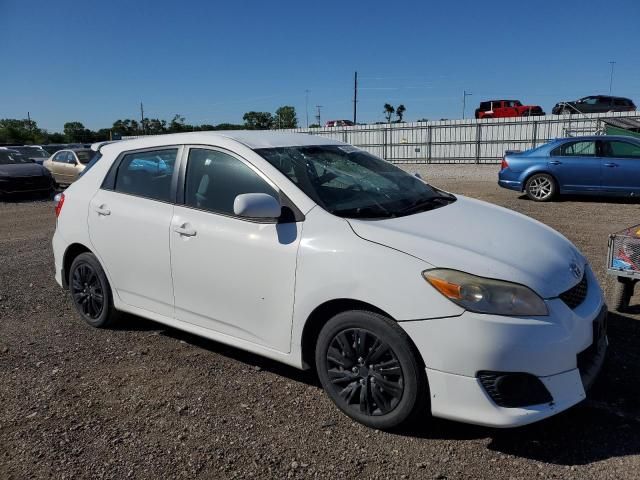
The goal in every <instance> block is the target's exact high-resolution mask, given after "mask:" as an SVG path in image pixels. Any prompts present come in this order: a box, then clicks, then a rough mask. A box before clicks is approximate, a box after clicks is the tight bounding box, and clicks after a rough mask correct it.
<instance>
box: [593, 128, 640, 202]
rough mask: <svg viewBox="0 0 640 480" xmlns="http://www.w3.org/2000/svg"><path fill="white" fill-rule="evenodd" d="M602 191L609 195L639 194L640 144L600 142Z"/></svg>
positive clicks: (618, 141) (614, 141) (612, 141)
mask: <svg viewBox="0 0 640 480" xmlns="http://www.w3.org/2000/svg"><path fill="white" fill-rule="evenodd" d="M602 145H603V152H604V157H603V159H602V189H603V190H604V191H606V192H610V193H618V194H631V193H633V194H635V195H637V194H640V144H638V143H635V142H627V141H622V140H602Z"/></svg>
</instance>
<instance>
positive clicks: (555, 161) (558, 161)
mask: <svg viewBox="0 0 640 480" xmlns="http://www.w3.org/2000/svg"><path fill="white" fill-rule="evenodd" d="M561 164H562V162H561V161H560V160H551V161H550V162H549V165H561Z"/></svg>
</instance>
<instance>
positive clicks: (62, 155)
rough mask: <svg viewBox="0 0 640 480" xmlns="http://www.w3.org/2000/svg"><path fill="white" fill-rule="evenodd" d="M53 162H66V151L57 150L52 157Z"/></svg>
mask: <svg viewBox="0 0 640 480" xmlns="http://www.w3.org/2000/svg"><path fill="white" fill-rule="evenodd" d="M53 161H54V162H58V163H67V152H58V153H56V154H55V156H54V157H53Z"/></svg>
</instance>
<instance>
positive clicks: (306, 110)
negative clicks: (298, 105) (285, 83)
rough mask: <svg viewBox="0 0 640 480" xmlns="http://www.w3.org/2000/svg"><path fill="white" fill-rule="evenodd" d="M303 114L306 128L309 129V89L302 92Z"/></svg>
mask: <svg viewBox="0 0 640 480" xmlns="http://www.w3.org/2000/svg"><path fill="white" fill-rule="evenodd" d="M304 113H305V116H306V117H307V128H309V89H308V88H307V89H306V90H305V91H304Z"/></svg>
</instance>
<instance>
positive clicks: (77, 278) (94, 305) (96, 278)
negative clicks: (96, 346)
mask: <svg viewBox="0 0 640 480" xmlns="http://www.w3.org/2000/svg"><path fill="white" fill-rule="evenodd" d="M68 278H69V291H70V293H71V299H72V300H73V304H74V306H75V307H76V310H77V311H78V313H79V314H80V316H81V317H82V318H83V319H84V321H85V322H87V323H88V324H89V325H91V326H93V327H98V328H101V327H107V326H109V325H110V324H112V323H113V322H114V321H115V320H116V319H117V318H118V312H117V310H116V309H115V308H114V306H113V296H112V293H111V287H110V286H109V281H108V280H107V276H106V274H105V273H104V270H103V269H102V266H101V265H100V262H99V261H98V259H97V258H96V256H95V255H93V254H92V253H89V252H85V253H81V254H80V255H78V256H77V257H76V258H75V259H74V260H73V263H72V264H71V268H70V269H69V277H68Z"/></svg>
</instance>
